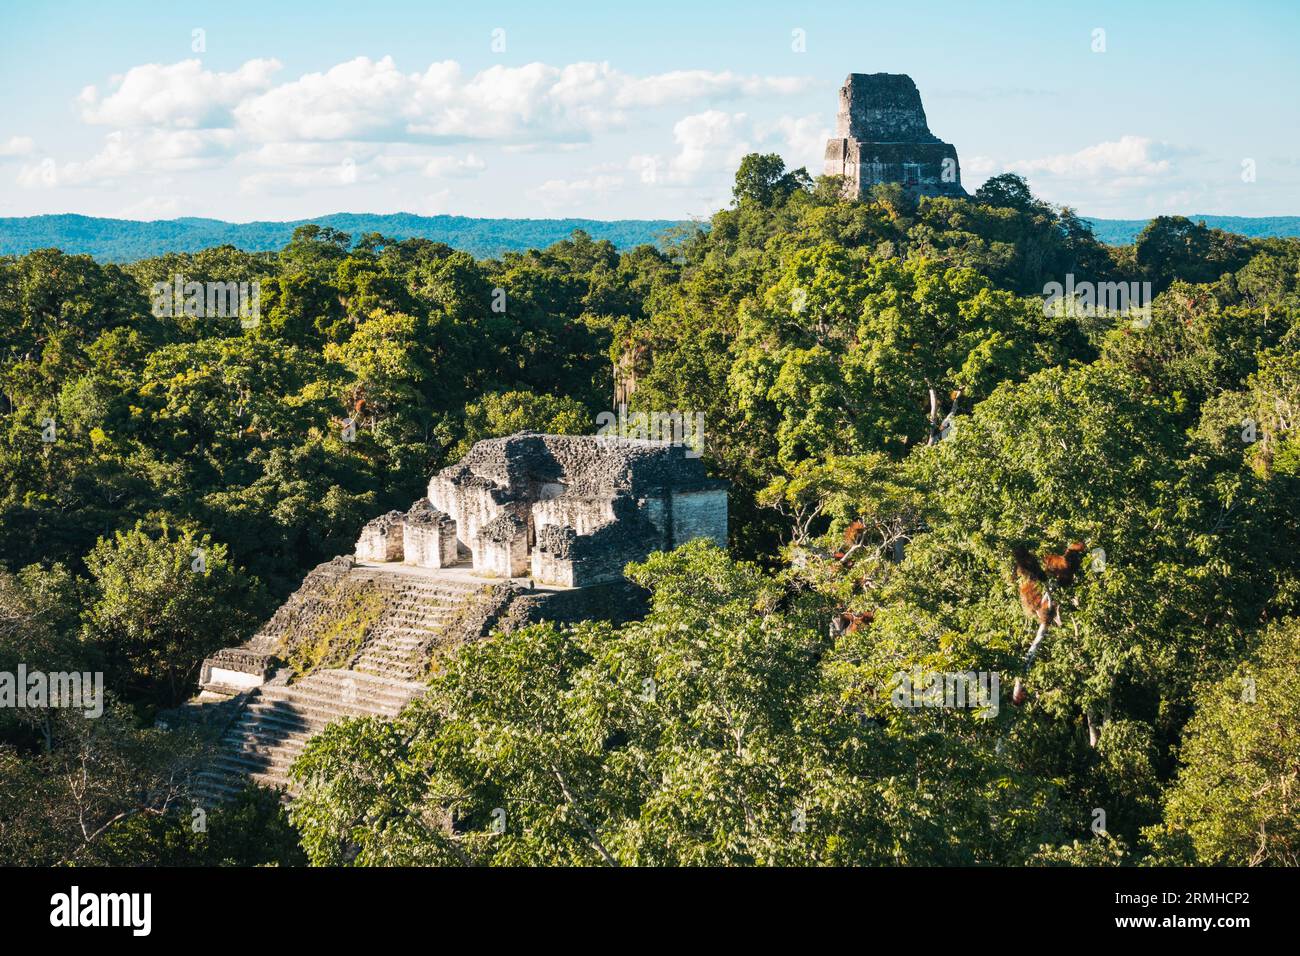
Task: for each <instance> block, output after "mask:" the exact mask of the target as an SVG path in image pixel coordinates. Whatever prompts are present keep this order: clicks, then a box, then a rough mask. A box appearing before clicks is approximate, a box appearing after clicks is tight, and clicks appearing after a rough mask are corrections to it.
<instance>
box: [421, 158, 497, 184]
mask: <svg viewBox="0 0 1300 956" xmlns="http://www.w3.org/2000/svg"><path fill="white" fill-rule="evenodd" d="M485 169H487V163H485V162H483V160H481V159H479V158H478V157H477V156H475V155H474V154H473V153H466V154H465V155H464V156H463V157H461V158H459V159H458V158H457V157H455V156H435V157H434V158H433V159H431V160H429V161H428V162H427V163H425V165H424V175H426V176H428V177H430V178H431V179H449V178H456V179H463V178H469V177H471V176H477V175H479V174H480V173H482V172H483V170H485Z"/></svg>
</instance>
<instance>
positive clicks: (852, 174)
mask: <svg viewBox="0 0 1300 956" xmlns="http://www.w3.org/2000/svg"><path fill="white" fill-rule="evenodd" d="M825 172H826V174H827V175H829V176H843V177H844V179H845V191H846V192H847V193H848V194H850V195H852V196H854V197H860V196H862V195H863V194H865V193H866V192H867V191H868V190H869V189H870V188H871V187H872V186H874V185H876V184H878V183H900V184H902V185H903V187H904V188H905V189H907V190H908V191H909V192H912V193H914V194H917V195H947V196H965V195H966V191H965V190H964V189H962V186H961V165H960V163H959V162H958V159H957V150H956V149H955V148H954V147H953V146H952V144H951V143H945V142H943V141H942V140H941V139H939V138H938V137H937V136H935V135H934V134H933V133H931V132H930V127H929V124H928V123H927V121H926V118H925V109H924V108H923V107H922V105H921V94H920V92H919V91H918V90H917V88H916V84H915V83H913V82H912V79H911V77H909V76H906V75H904V74H901V73H870V74H867V73H851V74H849V76H848V78H847V79H846V80H845V81H844V86H842V87H841V88H840V111H839V116H838V125H837V129H836V134H835V138H834V139H831V140H830V141H828V142H827V144H826V164H825Z"/></svg>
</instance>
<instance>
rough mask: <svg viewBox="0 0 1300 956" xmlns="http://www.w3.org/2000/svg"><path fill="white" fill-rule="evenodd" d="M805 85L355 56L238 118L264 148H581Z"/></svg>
mask: <svg viewBox="0 0 1300 956" xmlns="http://www.w3.org/2000/svg"><path fill="white" fill-rule="evenodd" d="M807 82H808V81H807V80H805V79H802V78H798V77H761V76H741V75H737V74H733V73H729V72H722V73H714V72H709V71H705V70H692V71H678V72H673V73H663V74H656V75H651V76H646V77H634V76H630V75H629V74H626V73H623V72H621V71H619V70H615V69H613V68H612V67H611V66H610V65H609V64H608V63H591V62H584V63H571V64H569V65H567V66H562V67H557V66H550V65H548V64H545V63H529V64H526V65H524V66H517V67H507V66H493V67H491V68H489V69H486V70H482V71H480V72H478V73H475V74H474V75H472V76H466V75H465V74H464V73H463V72H462V70H461V67H460V65H459V64H458V63H456V62H455V61H453V60H446V61H442V62H439V63H433V64H431V65H430V66H429V67H428V68H427V69H426V70H425V71H424V72H423V73H409V74H408V73H403V72H401V71H400V70H399V69H398V68H397V64H396V63H395V62H394V61H393V59H392V57H384V58H383V59H380V60H371V59H370V58H369V57H357V58H356V59H354V60H349V61H348V62H346V63H340V64H338V65H337V66H334V67H332V68H331V69H329V70H327V71H326V72H324V73H309V74H307V75H305V76H302V77H300V78H299V79H297V80H294V81H292V82H289V83H284V84H281V85H279V86H277V87H275V88H273V89H270V90H267V91H266V92H264V93H260V94H258V95H255V96H251V97H249V98H248V99H246V100H245V101H244V102H242V103H240V104H239V105H238V106H237V107H236V108H235V116H236V117H237V119H238V121H239V123H240V125H241V127H242V128H243V129H244V130H245V131H246V132H247V133H248V135H249V136H251V137H253V138H255V139H263V140H287V139H316V140H320V139H389V140H400V139H412V138H413V139H420V138H424V139H432V140H441V141H464V140H476V139H492V140H507V141H508V140H516V141H523V142H537V141H543V142H575V141H577V142H581V141H585V140H588V139H590V137H591V136H592V134H594V133H597V132H600V131H602V130H605V129H609V128H612V127H617V126H621V125H623V124H625V123H626V122H627V112H628V111H630V110H644V109H652V108H655V107H660V106H665V105H669V104H672V103H680V102H685V101H689V100H692V99H700V98H718V97H728V96H760V95H761V96H780V95H788V94H792V93H797V92H800V91H801V90H803V89H805V88H806V87H807Z"/></svg>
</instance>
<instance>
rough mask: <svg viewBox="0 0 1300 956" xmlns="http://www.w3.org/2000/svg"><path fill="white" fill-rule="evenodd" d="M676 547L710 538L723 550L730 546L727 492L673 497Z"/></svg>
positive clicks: (710, 491)
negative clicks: (699, 539)
mask: <svg viewBox="0 0 1300 956" xmlns="http://www.w3.org/2000/svg"><path fill="white" fill-rule="evenodd" d="M672 515H673V533H672V545H671V546H672V547H674V548H675V547H678V546H680V545H683V544H686V543H687V542H688V541H694V540H695V539H696V538H708V539H709V540H710V541H713V542H714V543H715V544H717V545H718V546H719V547H723V548H725V547H726V546H727V490H726V489H725V488H710V489H705V490H701V491H683V492H678V493H677V494H674V495H673V497H672Z"/></svg>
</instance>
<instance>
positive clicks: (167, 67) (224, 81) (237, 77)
mask: <svg viewBox="0 0 1300 956" xmlns="http://www.w3.org/2000/svg"><path fill="white" fill-rule="evenodd" d="M279 69H280V62H279V61H278V60H265V59H259V60H249V61H248V62H247V63H245V64H244V65H243V66H241V67H240V68H239V69H237V70H235V71H234V72H233V73H214V72H212V71H211V70H205V69H203V64H202V63H201V62H200V61H199V60H182V61H181V62H179V63H172V64H160V63H146V64H143V65H141V66H133V67H132V68H131V69H129V70H127V72H126V75H125V76H123V77H121V78H118V79H116V82H115V83H113V84H112V85H113V86H114V87H115V89H114V90H113V91H112V92H111V93H109V94H108V95H106V96H101V94H100V92H99V90H98V89H97V88H96V87H94V86H88V87H86V88H85V89H84V90H82V91H81V96H80V97H79V102H80V103H81V116H82V119H84V120H85V121H86V122H87V123H100V124H105V125H109V126H124V127H136V126H166V127H175V128H179V129H198V128H202V127H208V126H225V125H228V124H229V122H230V110H231V109H232V108H234V107H235V106H236V105H237V104H238V103H240V102H241V101H242V100H244V99H245V98H246V97H247V96H249V95H250V94H252V93H255V92H257V91H258V90H262V89H265V88H267V87H268V86H270V85H271V77H272V75H273V74H274V73H275V72H276V71H277V70H279Z"/></svg>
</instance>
